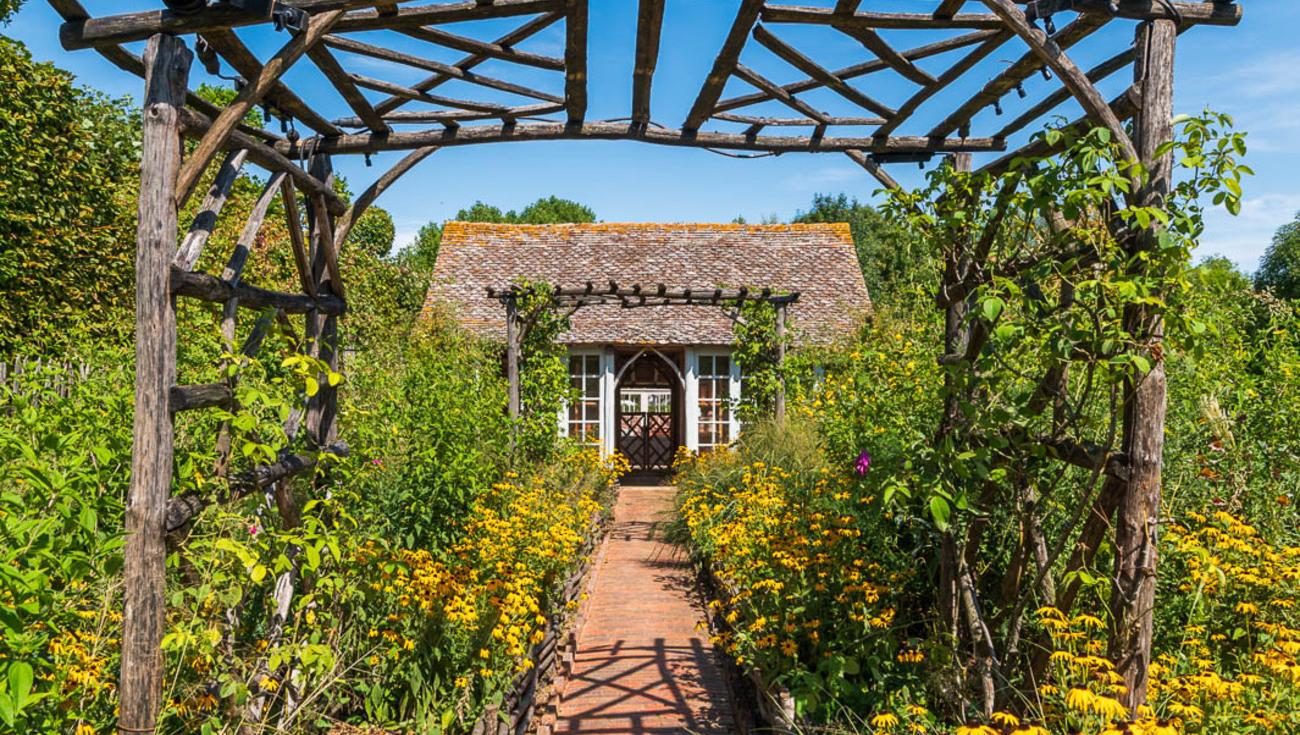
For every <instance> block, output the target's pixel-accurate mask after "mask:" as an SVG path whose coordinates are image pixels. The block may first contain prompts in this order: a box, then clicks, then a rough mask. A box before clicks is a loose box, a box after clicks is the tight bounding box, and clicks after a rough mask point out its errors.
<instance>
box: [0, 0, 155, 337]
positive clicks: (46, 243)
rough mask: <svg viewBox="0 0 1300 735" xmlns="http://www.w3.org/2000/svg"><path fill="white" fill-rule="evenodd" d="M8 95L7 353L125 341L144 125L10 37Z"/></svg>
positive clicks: (1, 268)
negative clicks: (93, 339) (70, 340)
mask: <svg viewBox="0 0 1300 735" xmlns="http://www.w3.org/2000/svg"><path fill="white" fill-rule="evenodd" d="M11 9H12V7H11ZM0 88H3V89H4V90H5V91H4V96H3V99H0V353H10V352H12V351H14V350H15V349H18V348H20V347H24V348H26V349H33V348H38V347H40V346H42V345H45V346H50V345H56V344H58V343H60V342H62V341H63V337H64V335H67V334H69V333H71V330H72V328H73V327H74V326H76V325H82V326H84V327H85V328H86V330H87V331H89V333H91V334H96V335H101V336H111V335H116V336H120V335H121V334H122V333H123V330H124V328H128V327H129V324H130V323H131V321H130V316H129V315H130V313H131V309H132V308H133V306H132V305H133V303H134V301H133V299H132V297H131V294H132V293H133V288H132V285H133V283H134V265H133V258H132V254H133V252H134V249H133V248H130V247H125V246H124V245H123V243H129V242H132V241H133V234H134V216H135V212H134V209H135V198H134V197H135V191H136V188H137V185H136V181H137V179H138V165H137V160H138V149H139V139H138V135H139V132H138V129H139V125H138V119H137V114H136V113H134V112H132V111H130V107H129V106H128V103H127V102H126V101H124V100H109V99H107V98H105V97H103V96H102V95H99V94H97V93H93V92H89V91H86V90H84V89H81V88H79V87H77V86H75V85H74V84H73V81H72V75H70V74H68V73H67V72H64V71H61V70H59V69H57V68H55V67H54V66H52V65H50V64H40V63H36V62H34V61H32V59H31V56H30V54H28V52H27V50H26V49H25V48H24V47H23V46H22V45H21V44H19V43H18V42H16V41H12V40H10V39H7V38H4V37H0ZM85 333H86V331H81V330H78V331H77V334H85Z"/></svg>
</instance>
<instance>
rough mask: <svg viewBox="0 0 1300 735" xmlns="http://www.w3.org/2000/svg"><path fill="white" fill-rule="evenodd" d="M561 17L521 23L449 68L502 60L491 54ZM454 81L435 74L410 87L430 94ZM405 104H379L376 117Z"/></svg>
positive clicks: (394, 100) (396, 99) (561, 66)
mask: <svg viewBox="0 0 1300 735" xmlns="http://www.w3.org/2000/svg"><path fill="white" fill-rule="evenodd" d="M563 17H564V14H563V13H554V12H553V13H547V14H545V15H542V16H539V17H537V18H533V19H532V20H530V21H528V22H527V23H524V24H523V25H521V26H519V27H518V28H516V29H515V30H513V31H510V32H509V33H507V34H505V35H503V36H501V37H500V38H498V39H497V40H496V41H493V42H492V43H490V44H488V43H486V42H484V43H485V46H484V47H481V48H478V49H476V50H471V49H464V50H468V51H470V55H469V56H466V57H465V58H463V59H461V60H460V61H457V62H456V63H455V64H452V66H454V67H456V68H457V69H460V70H461V71H469V70H470V69H473V68H474V67H476V66H478V65H479V64H482V63H483V62H485V61H487V60H488V59H494V58H503V57H501V56H500V55H499V54H497V53H494V49H495V48H500V49H503V50H506V51H510V47H511V46H513V45H514V44H516V43H519V42H521V41H524V40H525V39H527V38H530V37H531V36H534V35H536V34H537V33H539V32H541V31H543V30H545V29H546V28H549V27H550V26H551V25H553V24H554V23H555V22H556V21H558V20H560V19H561V18H563ZM400 30H402V31H403V32H404V33H407V34H410V35H414V36H416V37H421V35H420V34H423V33H425V32H427V31H431V30H433V29H430V28H419V29H416V28H403V29H400ZM425 40H432V39H431V38H426V39H425ZM437 43H444V42H443V41H437ZM507 61H519V60H518V59H507ZM558 61H559V66H558V67H556V68H558V69H560V70H563V69H564V61H563V60H558ZM521 63H522V62H521ZM454 78H455V77H452V76H449V75H447V74H442V73H438V74H434V75H433V76H431V77H428V78H425V79H422V80H420V81H419V82H416V83H415V84H413V85H411V88H412V89H415V90H418V91H421V92H428V91H429V90H431V89H434V88H436V87H438V86H440V85H442V84H445V83H446V82H448V81H450V80H452V79H454ZM408 101H409V98H408V97H401V96H396V95H394V96H392V97H389V98H388V99H386V100H384V101H382V102H380V103H379V104H377V105H375V109H376V110H378V111H379V114H381V115H386V114H388V113H389V112H391V111H393V110H395V109H397V108H398V107H401V106H402V105H404V104H406V103H407V102H408Z"/></svg>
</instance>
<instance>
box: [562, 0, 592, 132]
mask: <svg viewBox="0 0 1300 735" xmlns="http://www.w3.org/2000/svg"><path fill="white" fill-rule="evenodd" d="M564 100H565V109H566V111H567V112H568V114H569V124H570V125H582V120H583V118H585V117H586V116H587V0H568V1H567V2H566V4H565V15H564Z"/></svg>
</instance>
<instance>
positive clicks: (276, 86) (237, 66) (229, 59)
mask: <svg viewBox="0 0 1300 735" xmlns="http://www.w3.org/2000/svg"><path fill="white" fill-rule="evenodd" d="M203 39H204V40H205V41H207V42H208V45H210V46H212V48H213V50H215V51H216V52H217V53H219V54H221V57H222V58H223V59H225V60H226V63H228V64H230V66H231V68H233V69H234V70H235V71H237V72H239V75H240V76H242V77H243V78H244V79H256V78H258V77H259V76H261V74H262V62H260V61H258V60H257V57H256V56H255V55H253V52H252V51H250V50H249V49H248V47H247V46H245V45H244V42H243V41H241V40H239V36H237V35H235V32H234V31H231V30H216V31H208V32H207V33H204V34H203ZM266 99H267V100H268V101H269V102H271V104H273V105H275V107H276V108H278V109H280V110H282V111H283V112H285V113H286V114H288V115H292V116H293V117H294V118H295V119H298V120H301V121H302V123H303V124H304V125H306V126H307V127H309V128H311V129H312V130H315V131H316V132H318V133H320V134H321V135H338V134H339V133H341V132H343V131H341V130H339V129H338V128H336V127H334V126H333V125H332V124H330V121H329V120H326V119H325V118H323V117H321V116H320V115H319V114H318V113H317V112H316V111H315V110H313V109H312V108H311V107H310V106H309V105H308V104H307V103H306V102H304V101H303V100H302V98H300V97H299V96H298V95H297V94H295V93H294V91H293V90H292V89H289V87H288V85H286V84H285V83H284V82H282V81H280V80H279V79H277V80H275V81H274V82H272V84H271V89H270V90H269V91H268V92H267V93H266ZM206 114H209V115H211V116H213V117H215V116H216V114H217V113H206ZM267 122H268V123H269V122H270V121H269V120H268V121H267Z"/></svg>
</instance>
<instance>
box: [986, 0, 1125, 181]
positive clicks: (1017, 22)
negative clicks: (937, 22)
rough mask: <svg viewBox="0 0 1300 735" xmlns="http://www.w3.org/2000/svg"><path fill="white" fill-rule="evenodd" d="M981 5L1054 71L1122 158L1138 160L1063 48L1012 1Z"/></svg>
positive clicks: (1116, 120)
mask: <svg viewBox="0 0 1300 735" xmlns="http://www.w3.org/2000/svg"><path fill="white" fill-rule="evenodd" d="M983 2H984V4H985V5H987V6H988V7H989V9H990V10H992V11H993V12H994V13H996V14H997V15H998V17H999V18H1001V19H1002V20H1003V22H1005V23H1006V24H1007V27H1008V28H1010V29H1011V30H1012V31H1014V32H1015V34H1016V35H1017V36H1020V39H1021V40H1023V41H1024V42H1025V44H1027V45H1028V46H1029V48H1030V50H1031V51H1033V52H1034V53H1035V54H1036V55H1037V56H1038V57H1039V58H1040V59H1042V61H1043V63H1045V64H1047V66H1048V67H1050V68H1051V70H1052V71H1053V72H1056V75H1057V76H1058V77H1060V80H1061V84H1063V85H1065V87H1066V88H1067V89H1069V90H1070V94H1072V95H1074V98H1075V99H1077V100H1078V101H1079V104H1080V105H1082V106H1083V109H1084V110H1085V111H1087V113H1088V114H1089V115H1091V116H1092V118H1093V119H1094V120H1096V121H1097V122H1099V123H1101V124H1102V125H1104V126H1105V127H1106V128H1107V129H1108V130H1110V133H1111V136H1112V137H1113V138H1114V139H1115V142H1116V143H1117V144H1118V145H1119V146H1120V148H1121V149H1122V150H1123V152H1124V156H1125V157H1126V158H1128V159H1129V160H1137V149H1136V148H1134V147H1133V141H1132V140H1130V139H1129V136H1128V131H1126V130H1124V126H1123V125H1122V124H1121V123H1120V121H1119V118H1118V117H1116V116H1115V113H1114V112H1113V111H1112V110H1111V109H1110V105H1108V104H1106V100H1105V99H1104V98H1102V96H1101V93H1099V92H1098V91H1097V88H1096V87H1094V86H1093V85H1092V82H1090V81H1088V78H1087V76H1085V75H1084V73H1083V71H1082V70H1080V69H1079V67H1078V66H1076V65H1075V63H1074V62H1073V61H1071V60H1070V57H1069V56H1066V55H1065V51H1064V49H1062V48H1061V47H1060V46H1058V45H1057V44H1056V42H1055V41H1053V40H1052V39H1050V38H1048V37H1047V34H1046V33H1045V32H1043V31H1042V30H1041V29H1039V28H1036V27H1034V26H1031V25H1030V24H1029V21H1027V20H1025V15H1024V12H1023V11H1021V10H1020V9H1019V8H1017V7H1016V6H1015V5H1014V4H1012V2H1011V0H983Z"/></svg>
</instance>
